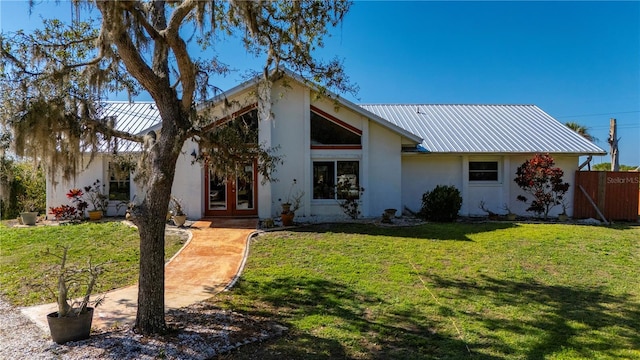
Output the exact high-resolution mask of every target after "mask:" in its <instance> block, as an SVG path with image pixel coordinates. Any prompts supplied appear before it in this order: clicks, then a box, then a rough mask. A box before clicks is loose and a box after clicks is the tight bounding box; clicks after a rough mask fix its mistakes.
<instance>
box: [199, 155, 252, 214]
mask: <svg viewBox="0 0 640 360" xmlns="http://www.w3.org/2000/svg"><path fill="white" fill-rule="evenodd" d="M243 171H244V176H217V175H215V173H214V172H213V171H211V170H208V171H205V199H204V205H205V210H204V214H205V215H206V216H257V215H258V204H257V196H256V195H257V190H258V187H257V174H256V163H255V162H253V163H251V164H247V165H245V166H244V169H243Z"/></svg>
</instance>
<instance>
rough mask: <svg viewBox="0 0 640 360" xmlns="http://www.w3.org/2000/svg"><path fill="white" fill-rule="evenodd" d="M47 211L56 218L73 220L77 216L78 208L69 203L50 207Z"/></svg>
mask: <svg viewBox="0 0 640 360" xmlns="http://www.w3.org/2000/svg"><path fill="white" fill-rule="evenodd" d="M49 213H50V214H52V215H53V216H54V217H55V218H56V220H74V219H76V218H78V209H76V208H75V207H73V206H70V205H61V206H58V207H50V208H49Z"/></svg>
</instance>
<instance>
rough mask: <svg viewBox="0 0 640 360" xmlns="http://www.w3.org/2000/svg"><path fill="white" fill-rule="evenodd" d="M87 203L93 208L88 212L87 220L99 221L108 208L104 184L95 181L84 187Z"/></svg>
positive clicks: (97, 180)
mask: <svg viewBox="0 0 640 360" xmlns="http://www.w3.org/2000/svg"><path fill="white" fill-rule="evenodd" d="M84 191H85V194H84V196H85V197H86V198H87V202H88V203H89V204H91V206H92V207H93V208H92V209H91V210H89V211H88V213H89V220H100V219H102V216H103V215H104V213H105V212H106V211H107V207H108V206H109V197H108V196H107V195H106V194H105V193H104V184H101V183H100V179H96V181H94V182H93V184H91V185H90V186H85V187H84Z"/></svg>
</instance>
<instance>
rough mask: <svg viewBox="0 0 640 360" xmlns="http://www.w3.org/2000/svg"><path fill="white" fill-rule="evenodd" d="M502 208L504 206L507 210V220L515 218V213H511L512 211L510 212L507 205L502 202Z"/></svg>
mask: <svg viewBox="0 0 640 360" xmlns="http://www.w3.org/2000/svg"><path fill="white" fill-rule="evenodd" d="M503 208H504V210H505V211H506V212H507V215H506V216H507V220H509V221H513V220H515V219H516V214H514V213H512V212H511V209H510V208H509V205H507V204H504V207H503Z"/></svg>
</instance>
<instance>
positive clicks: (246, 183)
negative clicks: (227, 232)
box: [236, 165, 254, 210]
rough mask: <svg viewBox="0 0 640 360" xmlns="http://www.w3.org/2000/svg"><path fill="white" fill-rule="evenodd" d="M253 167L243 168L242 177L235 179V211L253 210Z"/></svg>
mask: <svg viewBox="0 0 640 360" xmlns="http://www.w3.org/2000/svg"><path fill="white" fill-rule="evenodd" d="M253 207H254V205H253V166H252V165H246V166H245V167H244V177H240V176H238V178H237V179H236V209H238V210H250V209H253Z"/></svg>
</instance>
